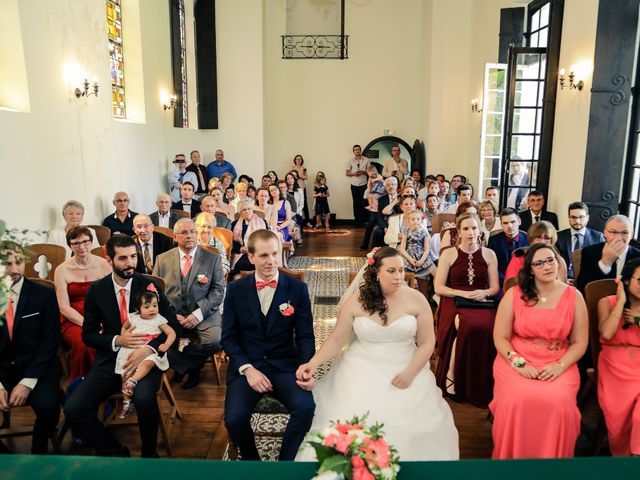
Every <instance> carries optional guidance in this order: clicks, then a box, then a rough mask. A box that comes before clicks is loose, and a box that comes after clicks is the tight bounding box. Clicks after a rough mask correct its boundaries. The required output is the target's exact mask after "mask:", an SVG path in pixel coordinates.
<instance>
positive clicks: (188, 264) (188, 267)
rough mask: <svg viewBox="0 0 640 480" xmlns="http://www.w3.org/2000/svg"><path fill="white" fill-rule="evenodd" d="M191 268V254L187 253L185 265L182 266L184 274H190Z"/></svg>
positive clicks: (184, 275)
mask: <svg viewBox="0 0 640 480" xmlns="http://www.w3.org/2000/svg"><path fill="white" fill-rule="evenodd" d="M189 270H191V255H189V254H187V255H185V256H184V265H183V266H182V276H183V277H186V276H187V275H189Z"/></svg>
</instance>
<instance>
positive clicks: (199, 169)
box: [187, 150, 209, 199]
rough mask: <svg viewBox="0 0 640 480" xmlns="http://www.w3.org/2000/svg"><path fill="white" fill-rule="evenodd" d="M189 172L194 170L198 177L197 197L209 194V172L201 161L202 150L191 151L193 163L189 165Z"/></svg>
mask: <svg viewBox="0 0 640 480" xmlns="http://www.w3.org/2000/svg"><path fill="white" fill-rule="evenodd" d="M187 172H192V173H194V174H195V176H196V177H197V179H198V183H197V184H196V185H197V187H196V193H195V195H196V198H198V199H199V198H200V197H201V196H202V195H206V194H207V186H208V185H209V174H208V173H207V167H205V166H204V165H202V164H201V163H200V152H199V151H198V150H194V151H193V152H191V163H190V164H189V166H188V167H187Z"/></svg>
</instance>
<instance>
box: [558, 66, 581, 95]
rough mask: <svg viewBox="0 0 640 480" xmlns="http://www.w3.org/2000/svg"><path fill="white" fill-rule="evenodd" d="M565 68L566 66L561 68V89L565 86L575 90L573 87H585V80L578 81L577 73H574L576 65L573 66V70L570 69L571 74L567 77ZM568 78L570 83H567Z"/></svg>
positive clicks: (578, 88) (579, 88)
mask: <svg viewBox="0 0 640 480" xmlns="http://www.w3.org/2000/svg"><path fill="white" fill-rule="evenodd" d="M565 73H566V72H565V70H564V68H562V69H560V78H559V81H560V89H561V90H564V88H565V87H567V88H569V90H573V89H577V90H578V91H580V90H582V89H583V88H584V81H582V80H578V82H576V81H575V80H576V74H575V73H574V67H573V66H571V70H570V71H569V75H568V76H567V77H565ZM567 79H568V80H569V83H568V84H567Z"/></svg>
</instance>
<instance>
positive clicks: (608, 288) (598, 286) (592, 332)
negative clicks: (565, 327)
mask: <svg viewBox="0 0 640 480" xmlns="http://www.w3.org/2000/svg"><path fill="white" fill-rule="evenodd" d="M617 288H618V284H617V283H616V281H615V280H614V279H612V278H605V279H604V280H594V281H593V282H589V283H587V286H586V287H585V288H584V299H585V302H586V304H587V312H588V313H589V346H590V347H591V356H592V358H593V366H594V368H596V369H597V367H598V356H599V355H600V350H602V346H601V345H600V330H599V329H598V323H599V322H598V302H599V301H600V299H602V298H604V297H608V296H609V295H615V293H616V290H617Z"/></svg>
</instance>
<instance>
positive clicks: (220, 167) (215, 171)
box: [207, 150, 238, 180]
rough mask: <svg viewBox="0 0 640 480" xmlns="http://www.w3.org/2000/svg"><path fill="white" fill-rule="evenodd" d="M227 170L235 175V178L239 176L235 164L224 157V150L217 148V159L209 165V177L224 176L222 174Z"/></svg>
mask: <svg viewBox="0 0 640 480" xmlns="http://www.w3.org/2000/svg"><path fill="white" fill-rule="evenodd" d="M226 172H229V173H230V174H231V175H233V178H234V180H235V179H236V178H237V177H238V174H237V173H236V169H235V168H234V167H233V165H231V163H229V162H227V161H226V160H225V159H224V152H223V151H222V150H216V159H215V160H214V161H213V162H211V163H210V164H209V165H207V173H208V174H209V178H214V177H215V178H220V177H222V174H223V173H226Z"/></svg>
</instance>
